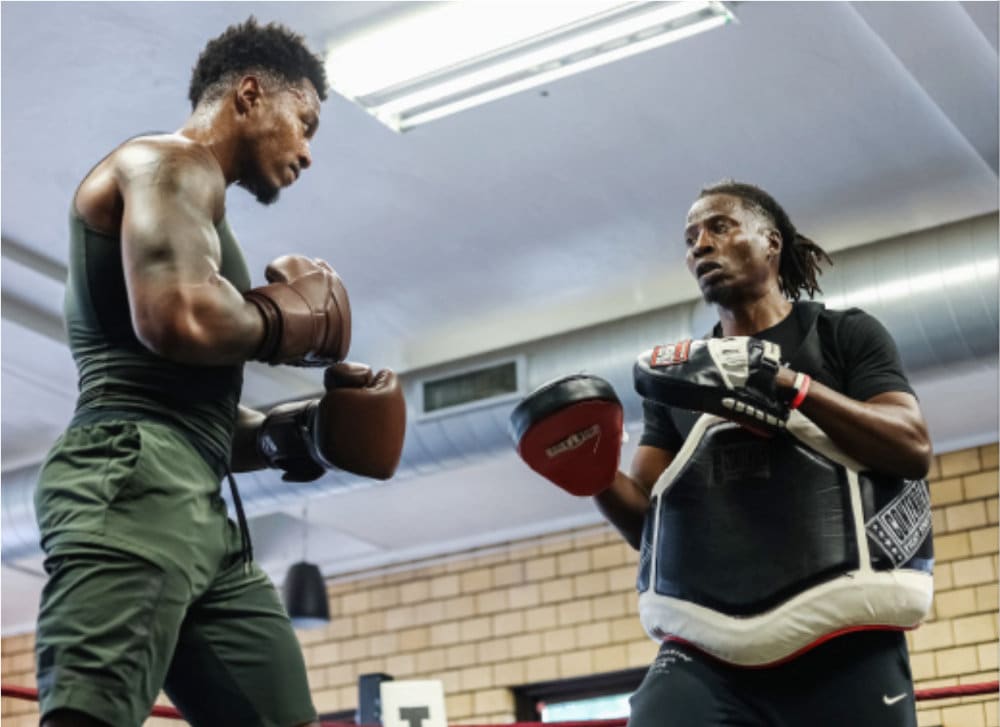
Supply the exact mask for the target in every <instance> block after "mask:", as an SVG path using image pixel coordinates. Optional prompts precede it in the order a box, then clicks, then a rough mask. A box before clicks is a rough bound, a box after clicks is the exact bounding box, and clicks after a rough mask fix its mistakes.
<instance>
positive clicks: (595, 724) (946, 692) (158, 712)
mask: <svg viewBox="0 0 1000 727" xmlns="http://www.w3.org/2000/svg"><path fill="white" fill-rule="evenodd" d="M997 691H1000V681H995V682H980V683H978V684H956V685H955V686H951V687H934V688H931V689H917V690H916V691H915V692H914V693H913V696H914V698H915V699H916V700H917V701H918V702H921V701H925V700H930V699H947V698H949V697H968V696H972V695H975V694H993V693H994V692H997ZM0 696H4V697H10V698H11V699H25V700H28V701H31V702H37V701H38V690H37V689H33V688H31V687H11V686H6V685H0ZM150 716H151V717H167V718H169V719H184V718H183V717H182V716H181V713H180V712H178V711H177V710H176V709H175V708H173V707H167V706H163V705H157V706H155V707H153V711H152V712H150ZM626 721H627V720H624V719H594V720H587V721H583V722H559V723H558V724H559V726H560V727H624V725H625V723H626ZM323 724H324V726H325V727H342V726H343V725H347V724H351V725H353V723H351V722H324V723H323ZM552 724H556V723H554V722H514V723H513V724H512V725H509V727H542V725H546V727H548V726H549V725H552ZM456 727H458V725H456ZM461 727H496V725H462V726H461Z"/></svg>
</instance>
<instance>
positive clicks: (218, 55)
mask: <svg viewBox="0 0 1000 727" xmlns="http://www.w3.org/2000/svg"><path fill="white" fill-rule="evenodd" d="M247 71H254V72H256V73H261V74H263V75H265V76H267V77H269V78H270V79H272V80H281V81H284V82H285V83H298V82H299V81H302V80H303V79H308V80H309V81H311V82H312V85H313V86H314V87H315V88H316V93H317V94H319V97H320V100H324V101H325V100H326V93H327V81H326V69H324V67H323V59H322V58H320V57H319V56H317V55H314V54H313V53H312V52H311V51H310V50H309V48H308V47H307V46H306V43H305V40H304V39H303V37H302V36H301V35H298V34H297V33H294V32H292V31H291V30H289V29H288V28H286V27H285V26H283V25H279V24H278V23H268V24H267V25H259V24H258V23H257V19H256V18H255V17H254V16H253V15H251V16H250V17H249V18H248V19H247V21H246V22H244V23H239V24H238V25H230V26H229V27H228V28H226V30H225V32H224V33H223V34H222V35H220V36H219V37H218V38H214V39H212V40H210V41H209V42H208V45H206V46H205V50H203V51H202V52H201V55H200V56H198V62H197V63H196V64H195V66H194V69H193V70H192V72H191V85H190V86H189V88H188V98H189V99H190V100H191V108H192V109H193V108H197V106H198V104H199V103H201V102H202V101H209V100H214V99H215V98H217V97H218V96H219V95H220V94H221V93H222V91H223V90H224V89H225V88H226V86H227V85H228V84H229V83H232V82H233V80H234V79H235V77H236V76H238V75H239V74H242V73H246V72H247Z"/></svg>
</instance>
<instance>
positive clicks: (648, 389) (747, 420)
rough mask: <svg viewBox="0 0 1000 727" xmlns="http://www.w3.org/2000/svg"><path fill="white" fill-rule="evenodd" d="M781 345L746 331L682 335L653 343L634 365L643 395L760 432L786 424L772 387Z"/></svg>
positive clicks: (782, 403) (786, 409)
mask: <svg viewBox="0 0 1000 727" xmlns="http://www.w3.org/2000/svg"><path fill="white" fill-rule="evenodd" d="M780 366H781V347H780V346H779V345H778V344H776V343H772V342H771V341H762V340H760V339H757V338H751V337H749V336H730V337H728V338H710V339H706V340H695V341H692V340H686V341H679V342H677V343H671V344H667V345H663V346H657V347H656V348H654V349H652V350H651V351H646V352H645V353H643V354H642V355H640V356H639V359H638V360H637V361H636V362H635V366H634V367H633V375H634V379H635V390H636V391H637V392H638V393H639V395H640V396H642V397H643V398H645V399H650V400H652V401H655V402H658V403H660V404H666V405H668V406H673V407H678V408H681V409H690V410H692V411H701V412H707V413H709V414H715V415H716V416H720V417H724V418H725V419H729V420H730V421H734V422H736V423H738V424H740V425H742V426H744V427H746V428H747V429H749V430H751V431H753V432H755V433H757V434H760V435H762V436H772V435H773V434H775V433H776V432H779V431H781V430H783V429H784V428H785V423H786V422H787V421H788V413H789V405H788V403H786V402H785V401H783V400H782V399H781V397H779V395H778V392H777V386H776V383H775V382H776V377H777V374H778V368H779V367H780Z"/></svg>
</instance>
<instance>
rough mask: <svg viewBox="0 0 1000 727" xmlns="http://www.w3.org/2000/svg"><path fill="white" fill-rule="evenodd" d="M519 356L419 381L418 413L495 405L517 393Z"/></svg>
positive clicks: (520, 373) (520, 374)
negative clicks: (419, 402) (419, 401)
mask: <svg viewBox="0 0 1000 727" xmlns="http://www.w3.org/2000/svg"><path fill="white" fill-rule="evenodd" d="M523 380H524V372H523V359H519V358H514V359H507V360H504V361H498V362H495V363H489V364H485V365H479V366H476V367H475V368H469V369H464V370H461V371H456V372H452V373H450V374H448V375H447V376H440V377H436V378H431V379H426V380H424V381H422V382H421V385H420V394H421V409H420V411H421V413H422V414H424V415H430V416H436V415H439V414H445V413H448V414H450V413H452V412H454V411H459V410H466V409H469V408H472V407H476V406H481V405H483V404H487V403H489V404H495V403H497V402H499V401H502V400H504V399H508V398H510V397H512V396H517V395H518V394H520V393H521V388H520V384H521V382H522V381H523Z"/></svg>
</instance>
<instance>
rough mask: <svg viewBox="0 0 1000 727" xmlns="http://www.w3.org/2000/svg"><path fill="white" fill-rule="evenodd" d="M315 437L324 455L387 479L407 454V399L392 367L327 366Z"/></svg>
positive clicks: (343, 466) (354, 469)
mask: <svg viewBox="0 0 1000 727" xmlns="http://www.w3.org/2000/svg"><path fill="white" fill-rule="evenodd" d="M323 383H324V385H325V386H326V395H325V396H323V398H322V399H320V400H319V407H318V409H317V412H316V423H315V430H314V437H315V439H314V441H315V442H316V447H317V449H318V450H319V452H320V454H321V455H322V457H323V458H324V459H325V460H326V461H327V462H329V463H330V464H331V465H332V466H334V467H337V468H339V469H342V470H347V471H348V472H354V473H355V474H359V475H363V476H365V477H374V478H376V479H380V480H387V479H389V478H390V477H392V475H393V473H394V472H395V471H396V466H397V465H398V464H399V459H400V457H401V456H402V454H403V439H404V436H405V434H406V400H405V399H404V398H403V390H402V388H401V387H400V385H399V378H398V377H397V376H396V374H395V373H394V372H392V371H389V370H388V369H383V370H382V371H379V372H377V373H374V372H372V370H371V369H370V368H368V367H367V366H363V365H360V364H352V363H338V364H334V365H333V366H330V367H329V368H327V370H326V373H325V375H324V379H323Z"/></svg>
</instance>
